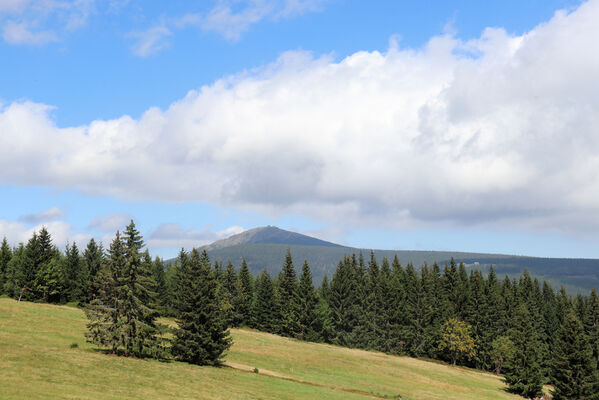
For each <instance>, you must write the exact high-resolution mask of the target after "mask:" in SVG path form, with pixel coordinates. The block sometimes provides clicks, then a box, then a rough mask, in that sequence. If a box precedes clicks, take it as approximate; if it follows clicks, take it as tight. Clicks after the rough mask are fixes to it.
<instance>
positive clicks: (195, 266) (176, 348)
mask: <svg viewBox="0 0 599 400" xmlns="http://www.w3.org/2000/svg"><path fill="white" fill-rule="evenodd" d="M218 285H219V284H218V281H217V278H216V276H215V274H214V271H212V270H211V267H210V261H209V259H208V255H207V254H206V251H203V252H202V254H201V255H200V253H199V252H198V250H197V249H193V250H192V251H191V256H190V257H189V258H183V264H181V265H180V267H179V278H178V286H177V292H176V303H175V304H176V314H177V324H178V325H179V328H178V329H176V330H175V339H174V341H173V346H172V353H173V355H174V356H175V357H177V358H178V359H180V360H182V361H186V362H189V363H192V364H198V365H220V364H221V363H222V358H223V354H224V352H225V351H226V350H227V349H229V347H230V346H231V343H232V341H231V338H230V336H229V331H228V327H227V321H226V318H225V315H224V313H223V308H222V303H221V302H220V299H219V298H218Z"/></svg>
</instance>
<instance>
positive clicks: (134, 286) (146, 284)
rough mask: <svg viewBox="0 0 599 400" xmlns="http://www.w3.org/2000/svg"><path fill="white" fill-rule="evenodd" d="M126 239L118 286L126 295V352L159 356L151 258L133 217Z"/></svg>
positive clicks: (122, 293)
mask: <svg viewBox="0 0 599 400" xmlns="http://www.w3.org/2000/svg"><path fill="white" fill-rule="evenodd" d="M123 242H124V245H125V257H126V263H125V267H124V268H123V271H122V275H121V279H120V281H119V285H118V286H117V290H118V291H119V294H120V295H121V296H122V298H123V299H124V309H123V310H122V313H123V317H124V320H125V325H124V333H125V354H126V355H135V356H138V357H140V356H154V357H159V356H160V355H159V354H158V353H159V352H160V349H159V347H158V338H157V336H156V335H157V333H158V330H157V326H156V318H157V317H158V311H157V310H156V308H155V307H156V304H157V300H156V297H157V295H156V282H155V281H154V279H153V278H152V259H151V258H150V257H149V254H148V255H147V256H144V253H142V252H141V250H142V248H143V246H144V242H143V238H142V236H141V234H140V233H139V231H138V230H137V228H136V226H135V223H134V222H133V220H132V221H131V223H130V224H129V225H127V227H126V228H125V231H124V232H123Z"/></svg>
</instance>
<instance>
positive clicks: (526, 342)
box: [504, 304, 543, 397]
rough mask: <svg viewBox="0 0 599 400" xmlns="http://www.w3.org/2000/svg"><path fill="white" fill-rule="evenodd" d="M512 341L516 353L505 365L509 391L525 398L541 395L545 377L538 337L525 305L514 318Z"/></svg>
mask: <svg viewBox="0 0 599 400" xmlns="http://www.w3.org/2000/svg"><path fill="white" fill-rule="evenodd" d="M513 319H514V321H513V329H511V330H510V332H509V337H510V340H511V341H512V342H513V343H514V347H515V349H516V351H515V352H514V356H513V358H512V359H511V360H508V362H507V363H506V364H505V374H504V376H505V381H506V382H507V384H508V390H509V391H510V392H513V393H517V394H520V395H522V396H525V397H535V396H539V395H541V393H542V391H541V389H542V387H543V376H542V373H541V366H540V365H539V358H540V355H539V353H538V337H537V333H536V329H535V327H534V326H533V324H532V321H531V318H530V313H529V312H528V308H527V307H526V305H525V304H520V305H519V306H518V307H517V308H516V310H515V312H514V316H513Z"/></svg>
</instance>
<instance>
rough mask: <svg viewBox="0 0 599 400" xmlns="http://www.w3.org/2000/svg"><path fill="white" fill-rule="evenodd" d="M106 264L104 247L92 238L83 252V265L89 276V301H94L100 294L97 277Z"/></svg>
mask: <svg viewBox="0 0 599 400" xmlns="http://www.w3.org/2000/svg"><path fill="white" fill-rule="evenodd" d="M103 262H104V249H103V248H102V245H101V244H100V245H98V244H97V243H96V241H95V240H94V238H91V239H90V240H89V242H88V243H87V246H86V247H85V250H84V251H83V264H84V265H85V267H84V268H85V269H86V270H87V274H88V285H87V286H88V287H87V290H86V291H87V294H88V298H87V300H88V301H89V300H92V299H93V298H94V297H95V296H97V294H98V289H99V288H98V286H97V285H96V281H97V280H96V276H97V275H98V272H100V268H101V267H102V263H103Z"/></svg>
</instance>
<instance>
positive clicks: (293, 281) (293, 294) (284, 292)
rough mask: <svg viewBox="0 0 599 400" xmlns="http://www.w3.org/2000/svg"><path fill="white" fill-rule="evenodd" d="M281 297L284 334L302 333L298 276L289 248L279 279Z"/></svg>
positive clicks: (282, 330)
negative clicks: (299, 314)
mask: <svg viewBox="0 0 599 400" xmlns="http://www.w3.org/2000/svg"><path fill="white" fill-rule="evenodd" d="M279 299H280V307H281V309H280V310H281V331H280V333H281V334H282V335H283V336H292V337H294V336H296V335H298V334H299V333H300V325H299V321H298V317H299V316H298V298H297V276H296V273H295V268H294V266H293V259H292V258H291V251H290V250H289V249H288V250H287V254H286V255H285V264H284V265H283V269H282V271H281V275H280V279H279Z"/></svg>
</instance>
